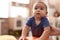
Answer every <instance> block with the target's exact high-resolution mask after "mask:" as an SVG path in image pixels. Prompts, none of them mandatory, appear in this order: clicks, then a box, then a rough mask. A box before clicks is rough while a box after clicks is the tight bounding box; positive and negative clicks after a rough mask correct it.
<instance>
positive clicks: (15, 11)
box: [0, 0, 60, 40]
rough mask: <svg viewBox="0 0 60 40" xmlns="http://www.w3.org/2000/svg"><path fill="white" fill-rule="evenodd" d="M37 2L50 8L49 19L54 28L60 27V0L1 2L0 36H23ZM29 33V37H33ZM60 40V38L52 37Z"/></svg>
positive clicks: (0, 0) (11, 0) (1, 0)
mask: <svg viewBox="0 0 60 40" xmlns="http://www.w3.org/2000/svg"><path fill="white" fill-rule="evenodd" d="M36 1H44V2H45V3H46V5H47V7H48V10H47V11H48V15H47V17H48V19H49V22H50V24H51V25H52V26H56V27H60V0H0V35H13V36H15V37H16V38H19V37H20V36H21V32H22V28H23V27H24V25H25V22H26V20H27V19H28V18H29V17H31V16H32V15H33V14H32V7H33V4H34V3H35V2H36ZM31 35H32V34H31V32H30V31H29V33H28V36H31ZM52 38H53V39H54V40H60V37H59V36H52Z"/></svg>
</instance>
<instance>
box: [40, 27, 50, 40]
mask: <svg viewBox="0 0 60 40" xmlns="http://www.w3.org/2000/svg"><path fill="white" fill-rule="evenodd" d="M49 35H50V27H45V28H44V32H43V34H42V35H41V37H40V38H39V40H46V39H47V38H48V37H49Z"/></svg>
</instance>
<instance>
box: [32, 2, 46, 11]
mask: <svg viewBox="0 0 60 40" xmlns="http://www.w3.org/2000/svg"><path fill="white" fill-rule="evenodd" d="M37 3H42V4H44V5H45V7H46V11H47V5H46V3H44V2H40V1H39V2H35V3H34V5H33V8H32V9H33V12H34V8H35V6H36V4H37Z"/></svg>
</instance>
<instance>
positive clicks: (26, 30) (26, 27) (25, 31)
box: [19, 26, 29, 40]
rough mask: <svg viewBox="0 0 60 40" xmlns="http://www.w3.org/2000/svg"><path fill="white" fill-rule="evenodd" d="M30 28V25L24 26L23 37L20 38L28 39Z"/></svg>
mask: <svg viewBox="0 0 60 40" xmlns="http://www.w3.org/2000/svg"><path fill="white" fill-rule="evenodd" d="M28 30H29V27H28V26H25V27H24V28H23V30H22V35H21V37H20V38H19V40H21V39H22V40H24V39H26V36H27V33H28Z"/></svg>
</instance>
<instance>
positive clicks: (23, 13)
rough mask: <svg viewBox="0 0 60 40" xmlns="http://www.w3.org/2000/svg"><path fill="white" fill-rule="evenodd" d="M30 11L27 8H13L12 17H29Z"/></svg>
mask: <svg viewBox="0 0 60 40" xmlns="http://www.w3.org/2000/svg"><path fill="white" fill-rule="evenodd" d="M28 14H29V11H28V9H27V8H26V7H14V6H12V7H11V17H17V16H18V15H21V16H22V17H24V18H26V17H28Z"/></svg>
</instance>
